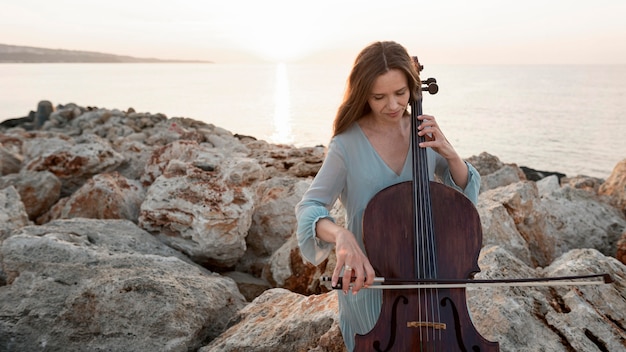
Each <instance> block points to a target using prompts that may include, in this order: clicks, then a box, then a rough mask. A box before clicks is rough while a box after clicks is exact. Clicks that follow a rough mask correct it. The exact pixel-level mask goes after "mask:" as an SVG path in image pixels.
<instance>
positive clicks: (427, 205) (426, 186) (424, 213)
mask: <svg viewBox="0 0 626 352" xmlns="http://www.w3.org/2000/svg"><path fill="white" fill-rule="evenodd" d="M416 112H417V115H422V114H423V111H422V104H421V97H420V100H419V101H418V104H417V111H416ZM420 123H423V122H420ZM419 139H420V140H419V141H420V142H421V141H424V140H425V137H419ZM417 152H418V162H419V165H418V170H420V173H419V174H420V176H421V179H420V181H419V182H420V183H419V184H420V192H421V194H420V201H419V203H420V218H421V219H422V221H421V223H422V226H421V229H420V233H421V235H422V236H423V241H424V247H423V248H422V252H421V253H422V255H423V256H425V257H426V258H427V260H426V262H427V264H428V265H427V267H426V273H425V278H427V279H435V278H438V272H437V251H436V246H435V238H434V227H433V213H432V206H431V197H430V177H429V174H430V173H429V170H428V156H427V155H428V154H427V151H426V149H425V148H420V147H419V146H418V148H417ZM429 290H430V292H429V293H430V294H429V295H427V296H428V297H429V298H430V302H429V305H430V306H429V308H430V321H431V322H433V323H437V322H441V311H440V307H439V304H438V302H439V290H438V289H437V288H431V289H429ZM438 332H439V333H438V334H437V331H436V330H434V329H433V330H432V335H433V340H437V339H439V340H440V339H441V338H442V332H441V330H439V331H438ZM437 335H438V336H437Z"/></svg>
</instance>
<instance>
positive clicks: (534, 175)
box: [520, 166, 565, 182]
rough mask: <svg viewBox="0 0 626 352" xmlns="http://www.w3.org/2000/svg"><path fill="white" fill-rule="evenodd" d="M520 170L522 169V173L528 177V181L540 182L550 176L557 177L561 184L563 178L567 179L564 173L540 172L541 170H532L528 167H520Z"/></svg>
mask: <svg viewBox="0 0 626 352" xmlns="http://www.w3.org/2000/svg"><path fill="white" fill-rule="evenodd" d="M520 169H522V171H524V175H526V179H527V180H529V181H539V180H541V179H543V178H546V177H549V176H556V177H558V179H559V182H560V181H561V179H562V178H564V177H565V174H564V173H561V172H555V171H540V170H535V169H532V168H530V167H527V166H520Z"/></svg>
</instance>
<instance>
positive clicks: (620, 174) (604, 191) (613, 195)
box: [598, 159, 626, 215]
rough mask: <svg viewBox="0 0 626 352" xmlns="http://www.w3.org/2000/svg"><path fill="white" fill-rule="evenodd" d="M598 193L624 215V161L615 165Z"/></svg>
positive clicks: (625, 203) (625, 208)
mask: <svg viewBox="0 0 626 352" xmlns="http://www.w3.org/2000/svg"><path fill="white" fill-rule="evenodd" d="M598 193H599V194H601V195H606V196H609V197H610V199H611V202H612V204H613V205H615V206H616V207H617V208H618V209H621V210H622V213H623V214H624V215H626V159H624V160H622V161H620V162H619V163H618V164H617V165H615V168H614V169H613V172H612V173H611V176H609V178H607V179H606V182H604V183H603V184H602V186H600V190H599V191H598Z"/></svg>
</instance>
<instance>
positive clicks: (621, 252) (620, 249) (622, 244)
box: [615, 231, 626, 264]
mask: <svg viewBox="0 0 626 352" xmlns="http://www.w3.org/2000/svg"><path fill="white" fill-rule="evenodd" d="M615 258H617V260H619V261H620V262H622V263H624V264H626V231H624V233H622V236H621V237H620V239H619V240H618V241H617V252H616V254H615Z"/></svg>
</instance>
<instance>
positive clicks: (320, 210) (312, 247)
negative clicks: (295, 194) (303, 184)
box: [295, 141, 347, 265]
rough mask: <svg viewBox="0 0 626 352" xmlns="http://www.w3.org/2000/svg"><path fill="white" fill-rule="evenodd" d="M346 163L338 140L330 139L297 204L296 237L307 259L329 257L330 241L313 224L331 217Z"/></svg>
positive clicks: (331, 245) (343, 182) (320, 259)
mask: <svg viewBox="0 0 626 352" xmlns="http://www.w3.org/2000/svg"><path fill="white" fill-rule="evenodd" d="M346 172H347V169H346V163H345V159H344V157H343V154H342V153H341V152H340V148H339V146H338V144H337V143H335V142H334V141H331V143H330V145H329V147H328V153H327V155H326V158H325V159H324V163H323V164H322V167H321V168H320V170H319V172H318V173H317V175H316V176H315V179H314V180H313V182H312V183H311V186H310V187H309V189H308V190H307V191H306V193H305V194H304V196H303V197H302V200H301V201H300V202H299V203H298V204H297V205H296V209H295V210H296V220H297V222H298V227H297V237H298V246H299V247H300V253H302V256H303V257H304V259H306V260H307V261H309V262H311V263H313V264H314V265H319V264H320V263H321V262H322V261H324V259H326V258H327V257H328V254H329V253H330V251H331V249H332V248H333V244H332V243H328V242H325V241H323V240H321V239H319V238H318V237H317V236H316V233H315V225H316V224H317V222H318V221H319V220H320V219H324V218H327V219H330V220H331V221H333V222H334V221H335V219H333V218H332V217H331V216H330V209H331V208H332V206H333V205H334V204H335V202H336V201H337V198H338V197H339V194H340V193H341V191H342V190H343V188H344V185H345V180H346Z"/></svg>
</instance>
